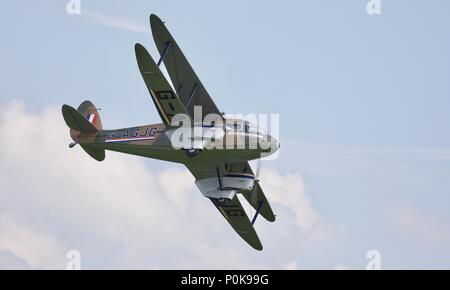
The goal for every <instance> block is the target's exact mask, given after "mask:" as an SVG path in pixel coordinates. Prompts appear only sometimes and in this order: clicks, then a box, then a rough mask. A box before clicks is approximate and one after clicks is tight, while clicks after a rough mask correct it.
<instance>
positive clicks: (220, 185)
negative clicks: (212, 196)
mask: <svg viewBox="0 0 450 290" xmlns="http://www.w3.org/2000/svg"><path fill="white" fill-rule="evenodd" d="M216 171H217V178H218V179H219V189H220V190H223V183H222V176H220V171H219V166H217V167H216Z"/></svg>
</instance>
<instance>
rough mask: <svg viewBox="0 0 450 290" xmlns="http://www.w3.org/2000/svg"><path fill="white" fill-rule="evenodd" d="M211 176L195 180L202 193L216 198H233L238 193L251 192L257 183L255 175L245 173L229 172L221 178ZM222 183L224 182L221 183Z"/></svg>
mask: <svg viewBox="0 0 450 290" xmlns="http://www.w3.org/2000/svg"><path fill="white" fill-rule="evenodd" d="M220 180H221V182H219V178H218V177H210V178H204V179H199V180H197V181H196V182H195V184H196V185H197V187H198V188H199V189H200V191H201V192H202V194H203V195H204V196H205V197H208V198H214V199H233V197H234V196H235V195H236V193H238V192H240V193H243V192H249V191H251V190H252V189H253V186H254V185H255V176H254V175H251V174H243V173H228V174H225V175H223V176H222V177H221V178H220ZM220 183H222V184H220Z"/></svg>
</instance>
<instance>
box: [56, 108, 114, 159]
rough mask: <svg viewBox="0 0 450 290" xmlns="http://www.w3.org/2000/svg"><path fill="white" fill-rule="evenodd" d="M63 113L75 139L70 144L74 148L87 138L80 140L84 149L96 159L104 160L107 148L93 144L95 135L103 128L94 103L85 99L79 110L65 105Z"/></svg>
mask: <svg viewBox="0 0 450 290" xmlns="http://www.w3.org/2000/svg"><path fill="white" fill-rule="evenodd" d="M62 114H63V117H64V121H65V122H66V124H67V126H69V128H70V129H71V130H70V136H71V137H72V139H73V140H74V141H75V143H72V144H70V145H69V146H70V147H71V148H72V147H74V146H75V145H76V144H77V143H78V142H79V141H80V140H87V141H83V142H80V145H81V147H82V148H83V149H84V151H86V153H87V154H89V155H90V156H91V157H92V158H94V159H95V160H97V161H103V160H104V159H105V149H103V148H96V147H95V146H94V144H93V143H94V140H95V136H96V135H97V134H98V133H99V132H100V131H101V130H102V129H103V127H102V121H101V119H100V114H99V113H98V110H97V108H96V107H95V106H94V104H92V103H91V102H90V101H84V102H83V103H81V105H80V106H79V107H78V109H77V110H75V109H74V108H72V107H71V106H69V105H63V106H62ZM83 137H86V138H83ZM87 137H89V138H87Z"/></svg>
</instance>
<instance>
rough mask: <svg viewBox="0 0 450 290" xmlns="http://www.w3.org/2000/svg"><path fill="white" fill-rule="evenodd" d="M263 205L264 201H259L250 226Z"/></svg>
mask: <svg viewBox="0 0 450 290" xmlns="http://www.w3.org/2000/svg"><path fill="white" fill-rule="evenodd" d="M263 204H264V201H260V202H259V205H258V208H257V209H256V212H255V216H254V217H253V219H252V225H254V224H255V222H256V218H257V217H258V215H259V211H260V210H261V208H262V206H263Z"/></svg>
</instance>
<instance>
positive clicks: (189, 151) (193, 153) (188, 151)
mask: <svg viewBox="0 0 450 290" xmlns="http://www.w3.org/2000/svg"><path fill="white" fill-rule="evenodd" d="M183 150H184V152H185V153H186V155H187V156H189V157H195V156H197V155H198V154H199V153H200V152H202V150H201V149H183Z"/></svg>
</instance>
